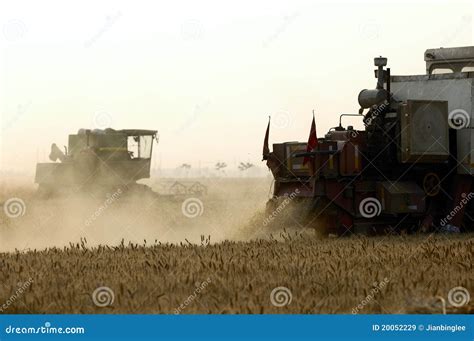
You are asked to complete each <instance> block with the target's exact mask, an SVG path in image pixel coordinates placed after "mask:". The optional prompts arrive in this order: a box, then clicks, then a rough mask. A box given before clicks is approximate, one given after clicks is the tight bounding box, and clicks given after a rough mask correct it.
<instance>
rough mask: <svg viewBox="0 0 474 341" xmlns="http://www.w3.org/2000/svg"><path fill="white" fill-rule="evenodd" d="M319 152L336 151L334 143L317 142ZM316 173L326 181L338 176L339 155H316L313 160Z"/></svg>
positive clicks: (335, 143)
mask: <svg viewBox="0 0 474 341" xmlns="http://www.w3.org/2000/svg"><path fill="white" fill-rule="evenodd" d="M318 150H319V151H337V142H336V141H324V142H319V146H318ZM315 164H316V172H317V174H319V175H322V176H324V177H325V178H327V179H332V178H336V177H338V176H339V155H338V154H318V155H316V159H315Z"/></svg>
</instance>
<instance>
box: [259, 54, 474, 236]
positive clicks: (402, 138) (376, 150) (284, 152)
mask: <svg viewBox="0 0 474 341" xmlns="http://www.w3.org/2000/svg"><path fill="white" fill-rule="evenodd" d="M425 61H426V74H424V75H413V76H391V75H390V69H389V68H387V69H384V67H385V66H386V65H387V59H386V58H383V57H378V58H375V66H376V67H377V69H376V70H375V75H376V78H377V85H376V88H375V89H371V90H362V91H361V92H360V93H359V98H358V102H359V105H360V110H359V114H349V115H347V114H346V115H344V114H343V115H341V116H340V118H339V125H338V126H336V127H334V128H331V129H330V130H329V131H328V133H327V134H326V135H325V136H324V138H317V137H316V128H315V120H314V116H313V124H312V129H311V133H310V138H309V141H308V143H301V142H286V143H276V144H273V151H272V152H270V150H269V147H268V132H269V127H270V123H269V126H268V127H267V134H266V136H265V141H264V148H263V159H264V160H266V162H267V166H268V167H269V168H270V170H271V171H272V173H273V176H274V178H275V182H274V192H273V198H272V199H270V200H269V202H268V205H267V213H268V214H272V212H274V211H275V209H277V208H278V207H279V206H281V203H282V202H283V201H284V200H287V201H288V198H294V199H295V203H296V205H298V203H301V204H302V203H303V202H305V203H308V204H309V205H308V206H307V207H309V208H308V210H307V214H308V215H307V217H306V220H305V221H304V224H305V225H306V226H310V227H314V228H316V229H317V230H318V231H319V232H320V233H322V234H328V233H334V234H339V235H341V234H345V233H348V231H352V232H363V233H376V232H377V231H380V230H387V229H389V230H391V231H393V232H395V231H400V230H408V231H444V232H459V231H461V230H469V229H472V228H473V227H474V220H473V219H474V193H473V175H474V118H473V110H474V92H473V91H474V90H473V89H474V84H473V83H474V72H473V71H474V47H459V48H440V49H429V50H426V52H425ZM440 70H442V71H443V73H442V74H440V73H439V71H440ZM446 71H448V72H447V73H446ZM366 110H367V111H366ZM364 111H366V112H365V113H364ZM344 116H357V117H361V118H362V120H363V123H364V126H365V130H355V129H354V128H353V127H352V126H348V127H343V126H342V123H341V120H342V118H343V117H344Z"/></svg>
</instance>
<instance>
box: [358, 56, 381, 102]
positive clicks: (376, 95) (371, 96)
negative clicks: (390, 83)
mask: <svg viewBox="0 0 474 341" xmlns="http://www.w3.org/2000/svg"><path fill="white" fill-rule="evenodd" d="M374 64H375V66H377V67H378V70H377V86H376V88H375V89H370V90H368V89H364V90H362V91H361V92H360V93H359V97H358V101H359V105H360V107H361V109H367V108H370V107H372V106H374V105H378V104H380V103H382V102H383V101H385V100H386V99H387V90H385V89H384V87H383V83H384V76H385V71H384V69H383V67H384V66H386V65H387V58H384V57H376V58H374Z"/></svg>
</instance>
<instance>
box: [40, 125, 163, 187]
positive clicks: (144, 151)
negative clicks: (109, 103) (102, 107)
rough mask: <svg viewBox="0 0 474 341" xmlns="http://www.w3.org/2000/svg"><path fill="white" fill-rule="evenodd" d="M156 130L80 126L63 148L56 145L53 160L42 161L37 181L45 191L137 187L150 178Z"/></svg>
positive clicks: (51, 155) (51, 154) (53, 150)
mask: <svg viewBox="0 0 474 341" xmlns="http://www.w3.org/2000/svg"><path fill="white" fill-rule="evenodd" d="M155 140H156V141H157V140H158V139H157V131H156V130H142V129H123V130H114V129H111V128H108V129H104V130H100V129H95V130H89V129H80V130H79V131H78V132H77V134H72V135H69V142H68V147H67V148H66V147H65V148H64V149H65V150H64V151H62V150H61V149H60V148H59V147H58V146H57V145H56V144H54V143H53V144H52V146H51V153H50V155H49V158H50V160H51V161H52V162H49V163H38V164H37V166H36V176H35V182H36V183H38V184H39V190H40V191H41V192H42V193H47V194H50V193H54V192H65V191H70V190H74V191H77V190H94V191H96V190H101V189H103V190H108V189H111V188H117V187H120V188H123V189H130V188H134V187H135V188H136V187H137V186H138V185H137V184H136V181H138V180H140V179H145V178H149V177H150V167H151V156H152V150H153V142H154V141H155Z"/></svg>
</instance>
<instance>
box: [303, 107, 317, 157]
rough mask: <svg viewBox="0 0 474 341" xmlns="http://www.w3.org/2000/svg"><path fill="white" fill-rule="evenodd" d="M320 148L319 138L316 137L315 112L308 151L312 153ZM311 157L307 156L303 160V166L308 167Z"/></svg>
mask: <svg viewBox="0 0 474 341" xmlns="http://www.w3.org/2000/svg"><path fill="white" fill-rule="evenodd" d="M317 146H318V137H317V136H316V121H315V119H314V112H313V122H312V123H311V130H310V132H309V138H308V144H307V145H306V151H307V152H311V151H313V149H315V148H316V147H317ZM310 159H311V158H310V157H309V156H305V157H304V160H303V165H306V163H308V162H309V161H310Z"/></svg>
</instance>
